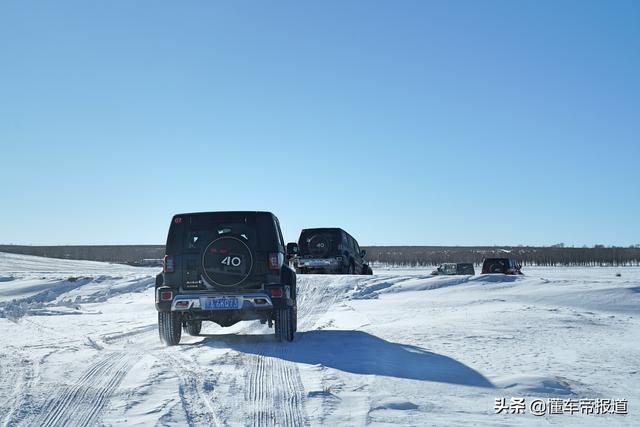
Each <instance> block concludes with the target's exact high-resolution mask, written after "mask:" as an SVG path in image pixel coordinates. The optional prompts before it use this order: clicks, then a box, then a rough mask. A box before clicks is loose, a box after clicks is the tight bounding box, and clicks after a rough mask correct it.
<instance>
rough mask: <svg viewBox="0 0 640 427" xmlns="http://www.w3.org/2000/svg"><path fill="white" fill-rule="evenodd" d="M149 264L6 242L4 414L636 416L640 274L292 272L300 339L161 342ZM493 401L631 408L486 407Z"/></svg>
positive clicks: (0, 396) (34, 421) (1, 367)
mask: <svg viewBox="0 0 640 427" xmlns="http://www.w3.org/2000/svg"><path fill="white" fill-rule="evenodd" d="M156 272H157V269H144V268H135V267H127V266H120V265H112V264H105V263H95V262H84V261H65V260H53V259H47V258H38V257H29V256H20V255H9V254H0V425H3V426H14V425H21V426H22V425H23V426H36V425H37V426H52V425H72V426H73V425H118V426H124V425H127V426H130V425H145V426H146V425H193V426H209V425H276V424H277V425H291V426H298V425H319V424H328V425H340V426H342V425H349V426H351V425H365V424H372V425H447V426H450V425H487V424H490V425H491V424H497V425H514V424H517V425H520V424H532V425H541V424H555V425H566V424H572V425H586V424H591V425H596V424H597V425H600V424H606V425H640V388H639V387H638V385H640V372H639V370H640V328H639V326H640V322H639V320H638V314H640V268H631V267H630V268H584V269H579V268H555V269H545V268H528V269H526V270H525V273H526V276H522V277H507V276H494V275H491V276H482V275H479V276H474V277H431V276H429V272H430V269H428V270H393V269H389V270H380V271H377V272H375V273H376V275H374V276H368V277H365V276H315V275H308V276H299V278H298V283H299V284H298V286H299V298H300V299H299V331H300V332H299V334H298V335H297V338H296V341H295V342H294V343H282V344H280V343H275V342H274V341H273V335H272V333H271V330H270V329H268V328H267V327H266V326H263V325H260V324H259V323H241V324H237V325H235V326H233V327H231V328H220V327H218V326H216V325H213V324H209V325H207V326H205V327H204V328H203V333H204V336H202V337H188V336H187V337H185V338H183V345H180V346H177V347H169V348H167V347H164V346H162V345H161V344H160V343H159V340H158V334H157V328H156V312H155V309H154V305H153V284H154V275H155V273H156ZM616 273H620V274H621V276H620V277H617V276H616ZM501 397H505V398H506V399H507V402H509V399H510V398H511V397H524V398H525V399H526V401H527V402H530V401H531V399H533V398H541V399H549V398H561V399H567V400H570V399H575V400H579V399H607V398H611V399H627V401H628V412H629V414H628V415H614V414H610V415H586V414H574V415H567V414H565V415H545V416H542V417H535V416H533V415H531V414H530V413H528V412H529V411H528V408H527V413H526V414H523V415H517V414H512V415H510V414H495V413H494V412H495V409H494V405H495V399H496V398H501Z"/></svg>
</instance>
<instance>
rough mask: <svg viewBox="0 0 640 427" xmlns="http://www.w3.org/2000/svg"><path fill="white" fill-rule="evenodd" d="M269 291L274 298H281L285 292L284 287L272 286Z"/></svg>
mask: <svg viewBox="0 0 640 427" xmlns="http://www.w3.org/2000/svg"><path fill="white" fill-rule="evenodd" d="M269 292H271V296H272V297H273V298H281V297H282V295H283V294H284V292H283V290H282V288H271V289H269Z"/></svg>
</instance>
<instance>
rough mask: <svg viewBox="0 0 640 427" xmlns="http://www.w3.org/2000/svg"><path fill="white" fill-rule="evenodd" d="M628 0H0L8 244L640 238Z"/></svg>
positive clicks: (3, 236) (638, 120) (638, 66)
mask: <svg viewBox="0 0 640 427" xmlns="http://www.w3.org/2000/svg"><path fill="white" fill-rule="evenodd" d="M638 22H640V2H637V1H616V2H606V1H594V2H591V1H562V0H561V1H530V2H514V1H484V2H476V1H468V2H462V1H441V2H435V1H433V2H431V1H415V2H412V1H402V2H397V1H377V2H360V1H322V2H313V3H311V2H259V1H255V2H253V1H228V2H209V1H184V2H151V1H135V2H131V1H109V2H85V1H64V2H48V3H46V4H43V3H41V2H31V1H4V2H2V3H1V4H0V52H1V55H0V147H1V150H0V153H1V157H0V159H1V165H2V167H1V168H0V179H1V180H2V184H3V185H2V187H1V188H2V189H1V190H0V205H1V206H2V209H0V243H15V244H125V243H163V242H164V240H165V236H166V231H167V228H168V224H169V220H170V218H171V216H172V214H174V213H177V212H188V211H208V210H211V211H215V210H236V209H242V210H245V209H248V210H270V211H273V212H274V213H275V214H276V215H277V216H278V217H279V218H280V221H281V223H282V226H283V229H284V232H285V238H286V239H287V240H294V239H297V236H298V234H299V232H300V230H301V229H302V228H305V227H318V226H341V227H343V228H345V229H347V230H349V231H350V232H351V233H352V234H353V235H354V236H355V237H356V238H357V239H358V240H359V241H360V243H361V244H363V245H384V244H388V245H405V244H406V245H479V244H503V245H507V244H514V245H517V244H532V245H544V244H554V243H558V242H565V243H566V244H574V245H583V244H587V245H592V244H595V243H603V244H616V245H629V244H635V243H640V226H639V225H638V212H639V211H640V185H639V183H640V168H639V167H638V163H639V161H640V140H639V139H640V138H639V137H640V25H638Z"/></svg>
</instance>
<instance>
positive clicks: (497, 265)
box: [482, 258, 522, 274]
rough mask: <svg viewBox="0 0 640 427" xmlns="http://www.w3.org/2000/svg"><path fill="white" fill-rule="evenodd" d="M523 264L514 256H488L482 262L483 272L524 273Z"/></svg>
mask: <svg viewBox="0 0 640 427" xmlns="http://www.w3.org/2000/svg"><path fill="white" fill-rule="evenodd" d="M520 268H522V266H521V265H520V263H519V262H518V261H516V260H515V259H513V258H486V259H485V260H484V262H483V263H482V274H495V273H498V274H522V272H521V271H520Z"/></svg>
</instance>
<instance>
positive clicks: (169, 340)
mask: <svg viewBox="0 0 640 427" xmlns="http://www.w3.org/2000/svg"><path fill="white" fill-rule="evenodd" d="M181 326H182V325H181V321H180V314H179V313H176V312H173V311H160V312H158V331H159V332H160V341H162V342H163V343H165V344H166V345H178V344H179V343H180V338H181V336H182V327H181Z"/></svg>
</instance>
